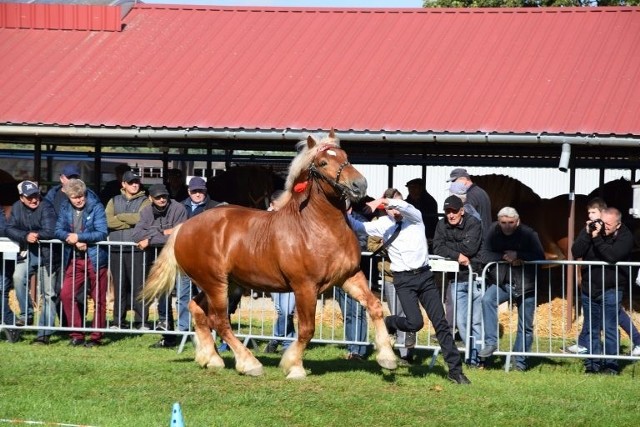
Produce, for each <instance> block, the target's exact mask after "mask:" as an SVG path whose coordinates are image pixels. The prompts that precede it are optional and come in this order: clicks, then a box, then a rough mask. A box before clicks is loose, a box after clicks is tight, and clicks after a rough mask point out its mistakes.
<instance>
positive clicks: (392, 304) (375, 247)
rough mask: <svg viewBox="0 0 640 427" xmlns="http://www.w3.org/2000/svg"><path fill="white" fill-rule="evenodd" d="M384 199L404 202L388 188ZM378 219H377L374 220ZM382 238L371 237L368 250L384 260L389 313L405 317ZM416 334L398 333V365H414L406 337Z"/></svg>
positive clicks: (380, 265)
mask: <svg viewBox="0 0 640 427" xmlns="http://www.w3.org/2000/svg"><path fill="white" fill-rule="evenodd" d="M382 197H383V198H386V199H399V200H402V193H400V192H399V191H398V190H397V189H395V188H387V189H386V190H385V191H384V193H383V195H382ZM375 212H376V214H377V213H381V215H386V212H385V211H384V209H383V210H380V209H376V211H375ZM374 219H377V218H374ZM382 246H383V245H382V238H380V237H376V236H369V239H368V242H367V248H368V250H369V251H371V252H374V253H379V254H380V255H381V256H382V257H383V259H382V260H380V261H379V262H378V271H379V272H380V275H381V277H382V282H383V290H382V292H383V295H384V296H385V297H384V299H385V300H386V301H387V304H388V305H389V311H390V312H391V314H393V315H396V316H400V317H405V314H404V310H403V309H402V304H400V299H399V298H398V296H397V294H396V289H395V288H394V287H393V272H392V271H391V264H390V263H389V257H388V254H387V251H386V249H385V248H382ZM412 333H413V334H415V332H404V331H396V340H395V341H396V342H395V344H396V345H397V346H399V347H398V352H399V353H400V359H399V360H398V364H399V365H400V366H410V365H411V364H412V363H413V358H414V357H413V356H414V355H413V349H412V348H407V347H405V345H404V343H405V336H406V335H407V334H412ZM409 341H415V338H414V337H410V339H409Z"/></svg>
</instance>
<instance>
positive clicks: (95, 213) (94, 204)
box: [55, 191, 109, 270]
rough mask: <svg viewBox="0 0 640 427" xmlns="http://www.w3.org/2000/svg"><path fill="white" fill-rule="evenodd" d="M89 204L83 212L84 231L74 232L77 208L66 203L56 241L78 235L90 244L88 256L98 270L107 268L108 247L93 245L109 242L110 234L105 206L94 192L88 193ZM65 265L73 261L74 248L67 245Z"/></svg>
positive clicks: (58, 224)
mask: <svg viewBox="0 0 640 427" xmlns="http://www.w3.org/2000/svg"><path fill="white" fill-rule="evenodd" d="M86 197H87V203H86V204H85V206H84V209H83V210H82V229H81V230H74V228H73V216H74V214H75V208H74V207H73V205H72V204H71V203H65V204H63V205H62V206H61V209H60V214H59V216H58V221H57V222H56V230H55V235H56V239H60V240H62V241H63V242H64V241H65V240H66V239H67V236H68V235H69V234H70V233H77V234H78V241H80V242H83V243H87V244H89V245H88V247H87V254H88V256H89V259H91V263H92V264H93V267H94V268H95V269H96V270H97V269H99V268H102V267H106V266H107V262H108V252H109V251H108V248H107V246H98V245H95V244H93V245H92V244H91V243H97V242H100V241H103V240H107V234H108V232H109V230H108V228H107V216H106V215H105V213H104V206H102V203H100V199H98V196H96V194H95V193H94V192H92V191H87V196H86ZM63 257H64V259H63V265H64V266H66V265H67V264H69V261H71V260H72V259H73V246H71V245H65V246H64V254H63Z"/></svg>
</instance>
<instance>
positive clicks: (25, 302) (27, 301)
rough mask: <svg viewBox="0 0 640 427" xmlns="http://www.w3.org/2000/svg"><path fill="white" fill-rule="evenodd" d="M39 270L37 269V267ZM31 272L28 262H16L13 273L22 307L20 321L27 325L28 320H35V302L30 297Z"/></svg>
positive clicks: (16, 291)
mask: <svg viewBox="0 0 640 427" xmlns="http://www.w3.org/2000/svg"><path fill="white" fill-rule="evenodd" d="M36 268H37V267H36ZM29 270H31V269H30V268H29V264H28V261H27V260H26V259H25V260H22V261H18V262H16V267H15V270H14V272H13V289H14V291H15V293H16V299H17V300H18V306H19V307H20V316H19V317H20V319H22V320H23V321H24V322H25V324H26V323H27V319H29V320H31V319H33V302H32V301H31V296H30V295H29V287H30V282H31V281H30V278H31V272H30V271H29Z"/></svg>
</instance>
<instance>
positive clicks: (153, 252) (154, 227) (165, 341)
mask: <svg viewBox="0 0 640 427" xmlns="http://www.w3.org/2000/svg"><path fill="white" fill-rule="evenodd" d="M149 199H150V201H151V205H149V206H146V207H145V208H143V209H142V210H141V211H140V221H138V223H137V224H136V225H135V227H134V229H133V233H132V235H131V237H132V238H133V240H134V241H135V242H137V243H138V248H139V249H141V250H144V251H145V252H146V269H147V273H148V272H149V271H150V270H151V265H152V264H153V262H154V261H155V260H156V257H157V256H158V254H159V253H160V251H161V250H162V247H163V246H164V244H165V243H167V240H168V239H169V236H170V235H171V233H172V232H173V229H174V228H175V226H176V225H178V224H180V223H182V222H184V221H186V220H187V210H186V209H185V207H184V205H182V204H181V203H179V202H176V201H175V200H172V199H169V190H167V187H165V186H164V185H163V184H154V185H152V186H151V187H149ZM170 299H171V294H170V293H169V294H167V295H165V296H163V297H161V298H159V300H158V323H157V324H156V329H157V330H160V331H170V330H172V329H173V327H174V321H173V310H171V309H170V304H169V301H170ZM175 346H176V337H175V335H170V334H165V335H163V337H162V339H160V341H158V342H157V343H155V344H153V345H152V347H153V348H171V347H175Z"/></svg>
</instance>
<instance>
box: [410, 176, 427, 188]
mask: <svg viewBox="0 0 640 427" xmlns="http://www.w3.org/2000/svg"><path fill="white" fill-rule="evenodd" d="M410 185H419V186H420V187H422V188H424V179H422V178H414V179H412V180H411V181H407V183H406V186H407V187H408V186H410Z"/></svg>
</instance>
